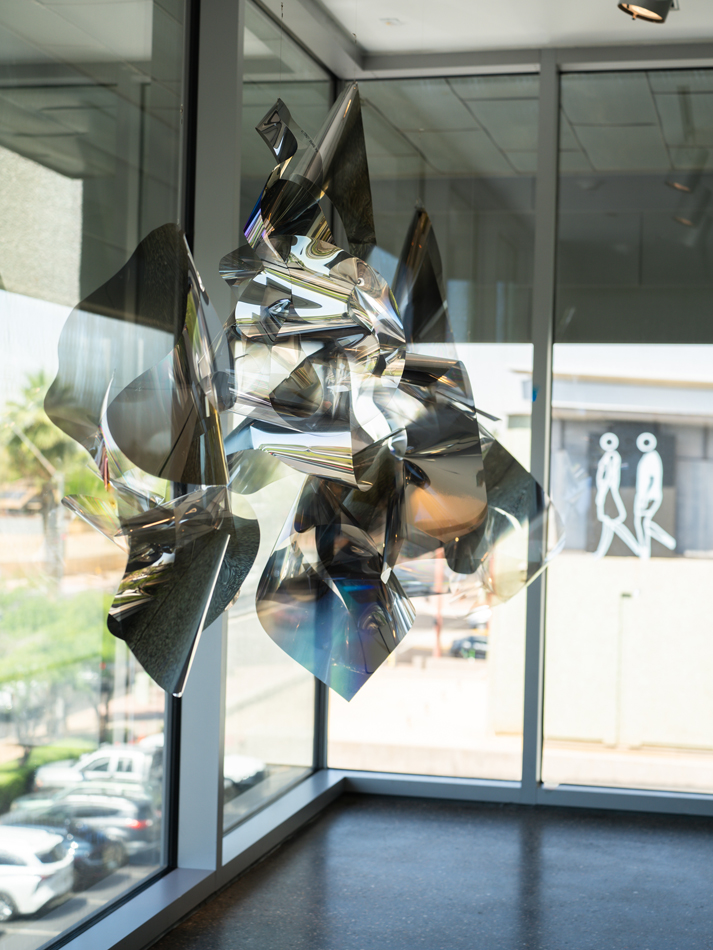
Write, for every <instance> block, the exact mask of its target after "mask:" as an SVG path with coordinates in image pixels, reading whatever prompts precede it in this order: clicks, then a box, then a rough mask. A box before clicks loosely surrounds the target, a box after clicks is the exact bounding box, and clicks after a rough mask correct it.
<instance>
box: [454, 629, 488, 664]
mask: <svg viewBox="0 0 713 950" xmlns="http://www.w3.org/2000/svg"><path fill="white" fill-rule="evenodd" d="M449 653H450V655H451V656H460V657H463V658H465V659H474V660H484V659H486V657H487V656H488V638H487V637H482V636H478V635H477V634H475V633H471V634H469V635H468V636H467V637H461V639H460V640H454V641H453V643H452V644H451V649H450V651H449Z"/></svg>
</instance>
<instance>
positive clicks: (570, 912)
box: [155, 795, 713, 950]
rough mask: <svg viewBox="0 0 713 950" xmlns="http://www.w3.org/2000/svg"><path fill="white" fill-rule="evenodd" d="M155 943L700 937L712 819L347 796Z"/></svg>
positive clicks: (346, 944) (277, 947)
mask: <svg viewBox="0 0 713 950" xmlns="http://www.w3.org/2000/svg"><path fill="white" fill-rule="evenodd" d="M155 947H156V950H238V948H239V950H415V948H424V950H461V948H463V950H466V948H467V950H480V948H483V950H689V948H690V950H707V948H713V819H711V820H708V819H697V818H685V817H665V816H658V815H631V814H624V813H606V812H590V811H581V810H574V809H571V810H569V809H568V810H565V809H549V808H547V809H546V808H540V809H535V808H528V807H525V806H513V805H468V804H460V803H448V802H432V801H424V800H418V799H396V798H375V797H366V796H357V795H346V796H344V797H342V798H340V799H339V800H338V801H337V802H335V803H334V804H333V805H331V806H330V807H329V808H328V809H327V810H326V811H324V812H323V813H322V814H321V815H320V816H319V817H318V818H317V819H316V820H315V821H314V822H313V823H312V824H310V825H308V826H307V827H306V828H303V829H302V830H301V831H300V832H298V833H297V834H296V835H295V836H294V837H293V838H291V839H290V840H288V841H287V842H286V843H285V844H283V845H282V846H281V847H280V848H279V849H277V850H276V851H275V852H273V853H272V854H271V855H270V856H269V857H268V858H266V859H265V860H264V861H262V862H261V863H260V864H258V865H257V866H256V867H254V868H252V870H250V871H248V872H247V873H246V874H245V875H243V877H241V878H240V879H239V880H237V881H236V882H235V883H233V884H231V885H230V886H229V887H228V888H227V889H226V890H224V891H223V892H222V893H221V894H219V895H218V896H217V897H215V898H214V899H213V900H212V901H210V902H209V903H207V904H206V905H204V906H203V907H202V908H200V909H199V910H198V911H197V912H196V913H195V914H194V915H193V916H192V917H190V918H189V919H188V920H186V921H185V922H184V923H183V924H181V925H180V926H179V927H178V928H176V929H175V930H173V931H172V932H171V933H170V934H168V935H167V936H165V937H164V938H163V939H162V940H160V941H159V943H158V944H156V945H155Z"/></svg>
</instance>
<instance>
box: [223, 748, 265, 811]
mask: <svg viewBox="0 0 713 950" xmlns="http://www.w3.org/2000/svg"><path fill="white" fill-rule="evenodd" d="M266 777H267V766H266V765H265V763H264V762H262V761H260V759H255V758H253V757H252V756H251V755H237V754H236V755H226V756H225V758H224V759H223V795H224V801H226V802H229V801H231V800H232V799H233V798H236V797H237V796H238V795H240V794H241V793H242V792H245V791H247V789H249V788H252V787H253V785H257V784H258V782H262V781H263V779H265V778H266Z"/></svg>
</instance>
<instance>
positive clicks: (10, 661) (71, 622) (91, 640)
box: [0, 587, 106, 685]
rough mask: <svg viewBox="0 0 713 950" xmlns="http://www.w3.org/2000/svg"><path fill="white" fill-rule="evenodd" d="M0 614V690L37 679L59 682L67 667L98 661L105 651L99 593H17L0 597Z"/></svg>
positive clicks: (21, 590)
mask: <svg viewBox="0 0 713 950" xmlns="http://www.w3.org/2000/svg"><path fill="white" fill-rule="evenodd" d="M0 611H2V627H3V636H2V641H1V642H0V685H1V684H3V683H8V682H13V681H15V680H25V681H26V680H28V679H31V678H32V677H37V676H42V677H43V678H46V677H48V676H49V677H50V678H54V677H59V678H61V679H64V678H65V677H66V670H67V667H68V666H69V665H72V664H78V663H81V662H82V661H85V660H91V659H98V658H99V657H100V656H101V655H102V653H103V651H104V649H105V647H104V642H103V641H104V629H105V625H104V618H105V616H106V614H105V595H104V592H103V591H101V590H86V591H81V592H80V593H78V594H74V595H71V596H62V595H61V594H59V593H58V592H57V591H56V590H52V589H43V588H28V587H16V588H15V589H13V590H5V591H0Z"/></svg>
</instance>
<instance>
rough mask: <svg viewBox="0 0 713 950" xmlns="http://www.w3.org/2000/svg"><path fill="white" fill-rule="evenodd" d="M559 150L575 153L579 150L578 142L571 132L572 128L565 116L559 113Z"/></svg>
mask: <svg viewBox="0 0 713 950" xmlns="http://www.w3.org/2000/svg"><path fill="white" fill-rule="evenodd" d="M559 147H560V148H561V149H565V150H567V151H576V150H577V149H579V142H578V141H577V137H576V136H575V134H574V132H573V131H572V126H571V125H570V124H569V122H568V120H567V116H566V115H563V114H562V113H561V112H560V145H559Z"/></svg>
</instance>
